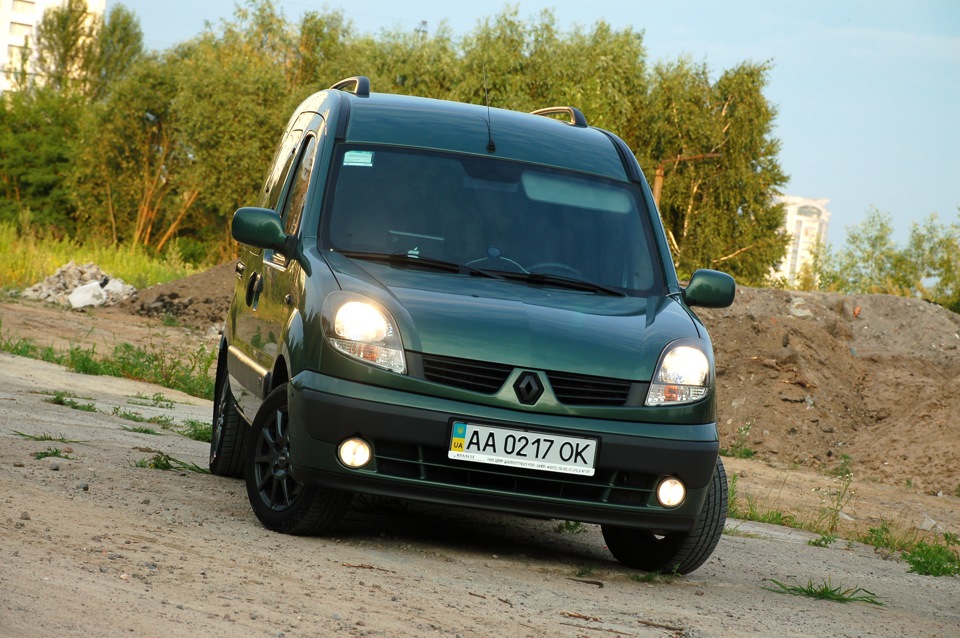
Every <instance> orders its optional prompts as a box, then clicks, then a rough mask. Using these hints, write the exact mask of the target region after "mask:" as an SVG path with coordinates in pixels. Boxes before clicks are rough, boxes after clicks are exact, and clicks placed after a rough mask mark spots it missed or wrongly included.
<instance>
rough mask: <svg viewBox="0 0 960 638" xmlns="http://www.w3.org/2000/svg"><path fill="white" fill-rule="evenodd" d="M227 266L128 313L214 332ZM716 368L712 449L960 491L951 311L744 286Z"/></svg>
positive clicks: (894, 300) (709, 320)
mask: <svg viewBox="0 0 960 638" xmlns="http://www.w3.org/2000/svg"><path fill="white" fill-rule="evenodd" d="M234 265H235V262H233V261H231V262H228V263H225V264H222V265H220V266H217V267H216V268H213V269H211V270H208V271H206V272H203V273H199V274H197V275H193V276H191V277H187V278H185V279H182V280H179V281H174V282H170V283H167V284H163V285H159V286H153V287H151V288H147V289H145V290H141V291H140V293H139V295H138V298H137V299H135V300H131V301H128V302H125V306H126V307H127V309H128V311H129V312H132V313H135V314H140V315H146V316H156V317H163V316H164V315H170V316H172V317H173V318H174V319H175V320H176V321H177V322H178V323H180V324H181V325H184V326H189V327H193V328H197V329H201V330H208V329H209V328H210V326H212V325H215V326H217V327H219V326H221V325H222V323H223V320H224V317H225V316H226V312H227V308H228V306H229V302H230V296H231V295H232V293H233V288H234V283H235V275H234ZM698 314H699V315H700V316H701V318H702V319H703V321H704V323H705V324H706V325H707V327H708V329H709V330H710V334H711V337H712V339H713V345H714V348H715V350H716V359H717V377H718V378H717V385H718V391H719V398H720V403H719V412H720V435H721V445H722V447H723V448H726V449H727V450H730V451H731V452H735V451H738V450H739V451H740V452H741V453H742V454H749V453H750V452H751V451H752V452H753V453H754V458H758V459H761V460H764V461H766V462H768V463H770V464H772V465H774V466H779V467H784V468H789V467H809V468H813V469H817V470H820V471H825V472H841V471H845V470H846V469H850V470H852V471H853V472H854V473H855V474H856V475H857V476H858V477H860V478H872V479H875V480H878V481H882V482H885V483H891V484H898V485H901V486H907V487H914V488H917V489H921V490H923V491H925V492H928V493H937V492H941V491H942V492H944V493H947V494H957V493H960V435H958V434H957V430H956V429H954V428H952V427H951V425H952V424H953V422H954V421H955V419H956V415H957V414H960V315H957V314H955V313H952V312H950V311H948V310H945V309H943V308H940V307H939V306H935V305H933V304H929V303H926V302H924V301H921V300H916V299H904V298H901V297H893V296H889V295H840V294H829V293H802V292H791V291H780V290H771V289H761V288H744V287H741V288H740V289H739V290H738V292H737V300H736V302H735V303H734V305H733V306H731V307H730V308H724V309H721V310H709V309H703V310H699V311H698Z"/></svg>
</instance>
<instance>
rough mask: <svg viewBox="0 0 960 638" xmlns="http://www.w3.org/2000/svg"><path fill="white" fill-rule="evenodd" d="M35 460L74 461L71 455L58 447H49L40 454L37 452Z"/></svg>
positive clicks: (34, 456)
mask: <svg viewBox="0 0 960 638" xmlns="http://www.w3.org/2000/svg"><path fill="white" fill-rule="evenodd" d="M33 458H35V459H37V460H38V461H39V460H40V459H48V458H56V459H67V460H68V461H72V460H73V457H72V456H70V455H69V454H66V453H65V452H64V451H63V450H61V449H60V448H58V447H48V448H47V449H46V450H41V451H40V452H37V453H36V454H34V455H33Z"/></svg>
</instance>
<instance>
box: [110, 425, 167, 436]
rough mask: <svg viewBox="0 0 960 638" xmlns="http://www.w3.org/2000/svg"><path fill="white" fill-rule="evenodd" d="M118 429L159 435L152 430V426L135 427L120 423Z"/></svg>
mask: <svg viewBox="0 0 960 638" xmlns="http://www.w3.org/2000/svg"><path fill="white" fill-rule="evenodd" d="M120 429H121V430H123V431H125V432H136V433H137V434H150V435H154V436H160V433H159V432H157V431H156V430H154V429H153V428H148V427H146V426H142V425H138V426H135V427H129V428H128V427H126V426H123V425H121V426H120Z"/></svg>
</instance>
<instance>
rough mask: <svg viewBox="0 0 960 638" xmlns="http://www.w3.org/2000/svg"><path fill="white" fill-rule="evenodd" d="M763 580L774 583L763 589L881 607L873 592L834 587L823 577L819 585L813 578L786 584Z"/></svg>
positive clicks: (857, 588)
mask: <svg viewBox="0 0 960 638" xmlns="http://www.w3.org/2000/svg"><path fill="white" fill-rule="evenodd" d="M764 580H765V581H766V582H769V583H773V585H774V586H773V587H764V589H766V590H769V591H774V592H777V593H782V594H790V595H792V596H805V597H807V598H816V599H818V600H832V601H834V602H838V603H868V604H870V605H879V606H880V607H883V602H881V601H880V599H879V598H877V595H876V594H874V593H873V592H870V591H867V590H866V589H862V588H860V587H851V588H848V589H844V588H843V587H842V586H841V585H837V586H836V587H834V586H833V583H831V582H830V580H829V579H825V580H824V581H823V582H822V583H821V584H819V585H814V584H813V580H808V581H807V584H806V585H800V584H794V585H786V584H784V583H781V582H780V581H778V580H774V579H773V578H765V579H764Z"/></svg>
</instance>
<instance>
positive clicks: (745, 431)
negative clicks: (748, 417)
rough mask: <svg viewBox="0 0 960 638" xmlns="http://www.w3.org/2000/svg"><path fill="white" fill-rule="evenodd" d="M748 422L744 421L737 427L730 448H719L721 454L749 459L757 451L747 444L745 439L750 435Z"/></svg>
mask: <svg viewBox="0 0 960 638" xmlns="http://www.w3.org/2000/svg"><path fill="white" fill-rule="evenodd" d="M750 427H751V424H750V423H746V424H744V425H741V426H740V427H738V428H737V440H736V441H734V442H733V445H731V446H730V448H729V449H728V448H720V455H721V456H732V457H734V458H738V459H750V458H753V457H754V455H755V454H756V453H757V452H756V450H752V449H750V448H749V447H748V446H747V442H748V441H747V439H748V438H749V436H750Z"/></svg>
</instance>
